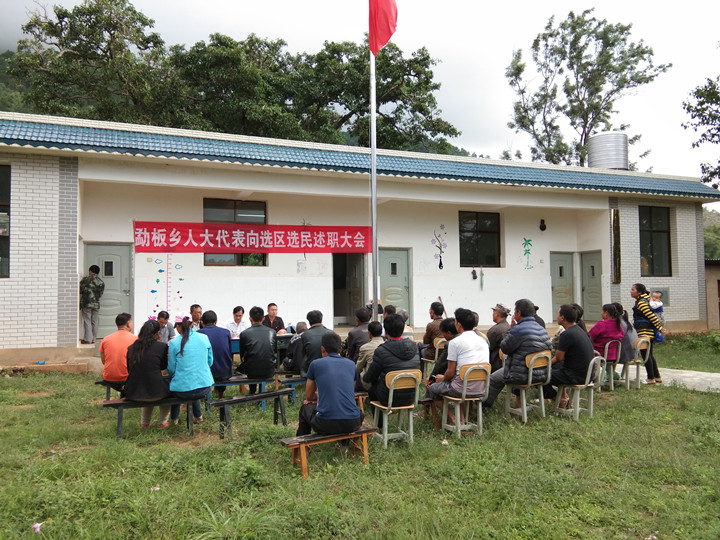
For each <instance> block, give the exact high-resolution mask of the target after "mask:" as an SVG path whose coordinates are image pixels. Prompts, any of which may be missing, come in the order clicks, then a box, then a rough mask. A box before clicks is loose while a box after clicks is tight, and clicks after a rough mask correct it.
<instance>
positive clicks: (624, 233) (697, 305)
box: [610, 198, 707, 330]
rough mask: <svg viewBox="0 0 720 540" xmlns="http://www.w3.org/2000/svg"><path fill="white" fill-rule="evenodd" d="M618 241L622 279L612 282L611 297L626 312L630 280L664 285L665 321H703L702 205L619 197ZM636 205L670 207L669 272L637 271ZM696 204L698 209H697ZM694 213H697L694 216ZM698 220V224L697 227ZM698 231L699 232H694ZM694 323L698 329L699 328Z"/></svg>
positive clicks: (638, 244)
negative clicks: (650, 273)
mask: <svg viewBox="0 0 720 540" xmlns="http://www.w3.org/2000/svg"><path fill="white" fill-rule="evenodd" d="M617 204H618V208H619V210H620V242H621V246H622V282H621V283H619V284H612V285H611V286H610V291H611V295H612V298H613V300H616V299H617V300H618V301H619V302H620V303H621V304H622V305H623V306H624V307H625V309H627V310H628V313H629V312H630V310H631V308H632V306H633V304H634V300H633V299H632V297H631V296H630V287H631V286H632V284H633V283H643V284H644V285H645V286H646V287H648V289H654V288H667V289H668V290H669V294H670V299H669V300H670V305H669V306H668V307H667V308H666V310H665V320H666V321H670V322H672V321H701V320H702V321H704V320H705V318H706V313H707V310H706V300H705V284H704V279H705V278H704V261H703V260H702V259H701V250H703V249H704V248H703V244H704V240H703V236H702V207H701V205H699V204H695V203H685V204H683V203H675V202H668V203H666V204H664V203H662V202H661V201H658V200H644V199H640V198H636V199H619V200H618V203H617ZM638 206H667V207H669V208H670V227H671V232H670V250H671V252H672V263H671V264H672V276H669V277H648V276H641V275H640V222H639V216H638ZM698 208H700V210H698ZM698 213H700V217H699V218H698ZM698 220H700V226H699V229H698V228H697V227H698ZM698 231H699V232H698ZM701 326H702V325H698V330H702V329H704V328H701Z"/></svg>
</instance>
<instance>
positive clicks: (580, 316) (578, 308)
mask: <svg viewBox="0 0 720 540" xmlns="http://www.w3.org/2000/svg"><path fill="white" fill-rule="evenodd" d="M572 306H573V307H574V308H575V311H576V312H577V320H576V321H575V324H577V325H578V326H579V327H580V328H582V329H583V330H585V331H586V332H587V327H586V326H585V321H584V320H583V315H585V310H584V309H583V307H582V306H581V305H580V304H572Z"/></svg>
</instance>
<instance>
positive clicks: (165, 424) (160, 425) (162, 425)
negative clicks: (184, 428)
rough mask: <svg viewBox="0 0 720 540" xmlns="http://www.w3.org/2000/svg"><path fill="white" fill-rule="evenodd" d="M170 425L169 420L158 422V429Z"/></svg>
mask: <svg viewBox="0 0 720 540" xmlns="http://www.w3.org/2000/svg"><path fill="white" fill-rule="evenodd" d="M169 425H170V422H165V423H164V424H158V429H165V428H166V427H168V426H169Z"/></svg>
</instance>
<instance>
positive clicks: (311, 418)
mask: <svg viewBox="0 0 720 540" xmlns="http://www.w3.org/2000/svg"><path fill="white" fill-rule="evenodd" d="M298 420H299V421H298V428H297V433H296V435H309V434H310V432H311V431H312V430H315V432H316V433H320V434H321V435H335V434H337V433H352V432H353V431H355V430H357V429H359V428H360V426H361V425H362V422H363V415H362V413H361V414H360V416H359V417H357V418H352V419H350V420H327V419H322V418H318V417H317V405H316V404H315V403H306V404H304V405H303V406H302V407H300V414H299V418H298Z"/></svg>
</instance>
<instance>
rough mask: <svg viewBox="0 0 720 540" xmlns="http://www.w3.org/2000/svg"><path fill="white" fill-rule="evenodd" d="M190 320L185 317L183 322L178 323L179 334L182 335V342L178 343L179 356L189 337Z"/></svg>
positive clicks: (191, 323)
mask: <svg viewBox="0 0 720 540" xmlns="http://www.w3.org/2000/svg"><path fill="white" fill-rule="evenodd" d="M192 325H193V322H192V319H188V318H187V317H185V318H184V319H183V322H181V323H180V333H181V334H182V340H181V341H180V354H182V353H183V351H184V350H185V344H186V343H187V340H188V338H189V337H190V329H191V328H192Z"/></svg>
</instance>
